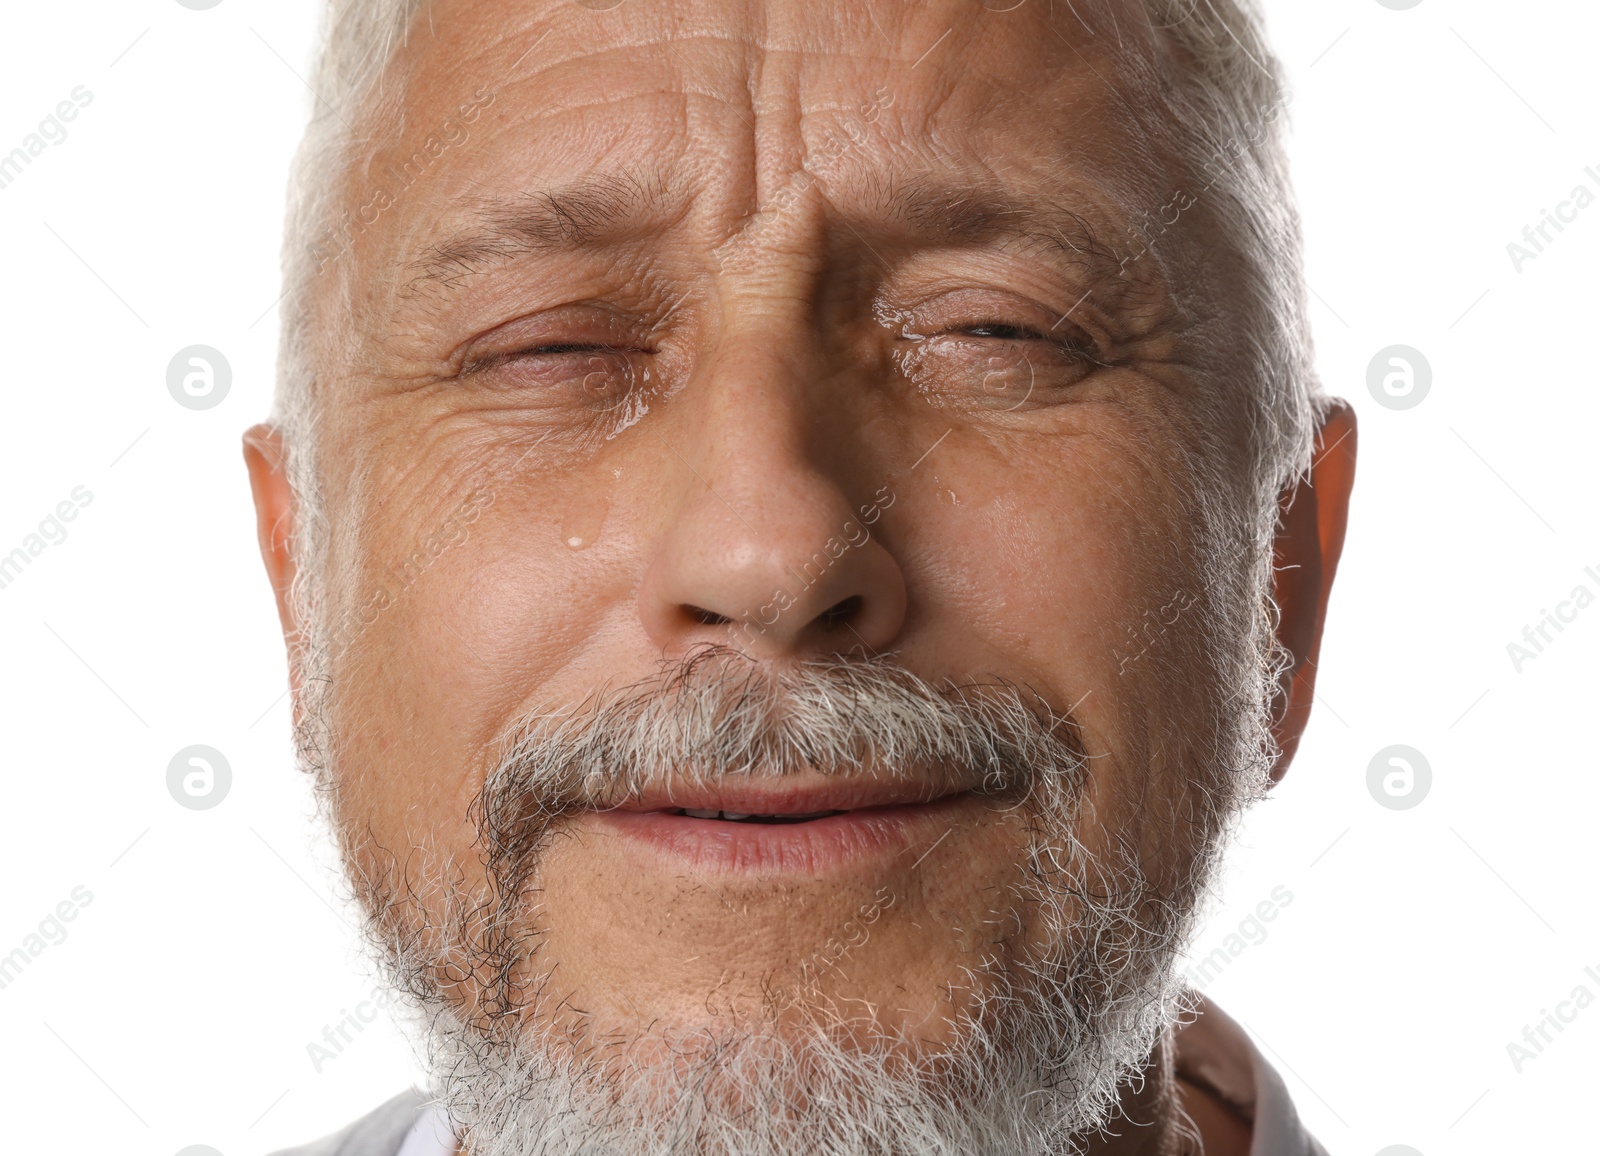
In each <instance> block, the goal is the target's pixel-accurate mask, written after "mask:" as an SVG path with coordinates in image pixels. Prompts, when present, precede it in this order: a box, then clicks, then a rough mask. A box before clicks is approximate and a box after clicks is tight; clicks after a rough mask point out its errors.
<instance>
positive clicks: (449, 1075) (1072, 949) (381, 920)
mask: <svg viewBox="0 0 1600 1156" xmlns="http://www.w3.org/2000/svg"><path fill="white" fill-rule="evenodd" d="M1260 713H1261V712H1257V714H1260ZM1249 729H1250V728H1248V727H1241V728H1240V731H1239V734H1238V735H1236V736H1235V740H1236V741H1235V743H1234V744H1232V745H1231V748H1232V750H1233V751H1235V752H1248V751H1252V750H1254V751H1257V752H1259V751H1261V750H1265V749H1266V747H1265V746H1263V745H1262V736H1261V732H1262V729H1263V728H1262V727H1260V726H1259V725H1258V726H1256V727H1255V728H1254V730H1252V731H1251V733H1248V734H1247V733H1245V731H1246V730H1249ZM801 767H805V768H810V769H814V770H819V771H823V772H827V773H839V774H850V773H855V774H860V773H864V769H865V768H873V770H872V771H870V772H866V773H875V774H880V775H891V776H894V775H903V776H906V777H908V778H911V777H914V778H915V779H916V780H917V781H919V782H921V781H927V780H928V779H929V772H928V770H927V768H938V770H937V772H936V774H937V775H938V776H939V777H940V779H941V781H940V782H939V783H938V784H937V785H939V786H940V787H942V788H945V789H972V790H975V791H977V792H979V793H981V794H988V795H992V796H994V797H995V798H997V799H1000V800H1004V801H1007V802H1010V803H1012V804H1014V805H1016V806H1019V807H1022V808H1025V809H1026V812H1027V816H1028V819H1029V820H1030V821H1029V822H1028V824H1027V826H1028V828H1029V830H1030V831H1031V832H1032V836H1031V845H1030V847H1029V851H1028V856H1027V863H1026V867H1027V870H1026V871H1025V872H1024V873H1023V876H1022V878H1023V880H1024V882H1023V883H1022V884H1020V885H1018V886H1016V887H1014V888H1012V889H1011V892H1010V894H1009V895H1008V897H1007V900H1006V904H1007V906H1006V907H1004V908H1001V907H1000V906H999V905H997V909H996V911H995V912H994V915H995V917H996V918H998V919H1004V920H1009V921H1011V922H1012V924H1013V925H1016V924H1017V923H1019V922H1020V921H1021V920H1023V919H1024V918H1026V919H1027V920H1028V921H1030V923H1031V926H1032V927H1034V928H1037V929H1039V933H1038V934H1036V935H1035V936H1034V937H1033V938H1034V939H1035V940H1037V941H1038V942H1040V943H1042V944H1043V945H1045V946H1044V947H1043V948H1042V949H1041V950H1039V951H1037V952H1034V953H1032V954H1031V955H1029V956H1028V957H1027V958H1009V959H1005V958H1001V957H1000V956H999V955H998V954H997V953H996V954H993V955H991V956H986V957H984V958H983V959H982V960H981V961H979V962H978V963H977V965H976V966H975V967H974V969H973V970H972V972H971V973H970V979H971V980H972V983H971V986H972V988H973V990H974V991H975V992H976V993H977V996H976V998H975V999H974V1000H972V1001H971V1004H970V1006H969V1007H967V1008H964V1009H961V1010H959V1011H956V1012H952V1013H951V1015H950V1017H949V1026H950V1028H951V1029H952V1030H951V1032H950V1033H949V1034H948V1036H947V1037H946V1038H947V1039H949V1040H950V1041H952V1042H950V1043H947V1044H944V1045H941V1046H939V1047H937V1048H931V1047H930V1045H929V1044H928V1043H927V1042H926V1041H917V1040H911V1039H906V1038H898V1037H897V1036H896V1035H895V1034H894V1033H893V1032H892V1031H890V1030H889V1029H886V1028H882V1027H881V1026H880V1027H879V1028H878V1029H877V1030H875V1031H871V1032H867V1033H863V1032H861V1031H860V1028H861V1023H860V1021H859V1019H857V1020H856V1021H854V1022H850V1021H847V1020H846V1019H844V1018H843V1017H841V1016H840V1015H839V1014H838V1013H837V1012H836V1011H835V1010H834V1009H832V1008H830V1007H828V1006H827V1005H826V1004H825V1003H824V1002H822V1001H813V1000H810V999H807V998H804V995H803V994H802V998H800V999H799V1000H798V1001H796V1000H795V999H793V997H792V996H791V998H790V1000H789V1001H788V1002H786V1003H784V1005H783V1007H782V1009H779V1008H777V1007H769V1008H768V1009H766V1010H767V1011H769V1012H773V1013H775V1012H776V1011H778V1010H785V1011H787V1012H789V1013H790V1014H789V1017H788V1018H787V1019H786V1022H785V1026H784V1028H783V1030H781V1031H780V1030H778V1029H777V1027H776V1026H775V1015H766V1016H752V1017H747V1019H746V1022H742V1023H740V1022H733V1023H730V1024H727V1025H724V1026H722V1027H719V1028H717V1029H715V1030H713V1029H711V1028H706V1029H704V1030H701V1031H697V1032H693V1033H689V1034H677V1035H668V1034H666V1033H664V1032H662V1031H660V1030H656V1029H651V1030H646V1031H641V1032H639V1033H637V1034H634V1035H631V1036H628V1037H626V1038H619V1037H618V1035H617V1034H616V1033H614V1032H609V1033H606V1034H605V1038H604V1039H603V1040H600V1039H597V1038H595V1036H594V1034H593V1032H591V1031H589V1030H587V1029H580V1028H576V1027H573V1026H571V1025H570V1024H569V1025H568V1026H566V1027H556V1026H554V1025H553V1023H552V1019H551V1017H550V1016H548V1015H544V1014H540V1013H541V1010H542V1009H541V994H540V993H541V992H542V990H543V987H544V984H543V981H544V980H545V979H546V978H547V977H548V976H549V974H550V968H551V966H553V962H552V961H548V960H544V959H542V958H541V957H540V956H539V945H540V939H541V933H540V931H539V927H538V914H539V913H538V908H537V906H536V904H533V903H531V902H530V901H529V899H528V896H529V894H530V890H536V889H534V888H532V886H531V885H532V884H533V883H534V881H535V879H536V871H537V866H538V862H539V855H540V852H541V850H542V849H543V848H544V847H545V846H546V845H547V842H548V840H549V839H550V838H551V837H552V835H553V833H557V832H559V829H560V820H561V818H562V817H563V816H564V815H565V814H568V813H570V812H571V811H572V810H574V809H577V808H581V807H588V806H607V805H614V804H615V803H617V802H619V801H622V800H624V799H626V798H628V797H630V796H631V795H633V794H636V793H637V792H638V791H639V790H640V789H641V788H642V787H643V786H645V785H646V784H649V783H651V782H664V781H666V777H667V776H669V775H670V776H671V778H672V781H675V782H677V781H685V780H694V779H701V780H704V779H714V778H717V777H719V776H731V775H739V774H747V775H761V776H767V775H781V774H784V773H789V772H792V771H794V770H796V769H798V768H801ZM1263 770H1264V768H1263V767H1262V766H1260V765H1258V763H1253V764H1252V765H1251V766H1237V765H1236V766H1235V769H1234V770H1233V771H1232V773H1226V772H1225V773H1220V774H1219V773H1218V772H1217V771H1216V770H1215V768H1212V769H1210V770H1208V772H1207V773H1206V775H1205V778H1204V780H1203V781H1204V786H1203V788H1202V789H1199V790H1197V791H1195V792H1194V797H1193V798H1192V799H1190V800H1189V810H1188V811H1187V812H1186V814H1185V816H1184V820H1183V821H1184V824H1185V826H1186V828H1188V829H1189V830H1191V831H1195V830H1197V831H1198V834H1197V835H1196V836H1195V838H1196V846H1197V848H1198V852H1197V854H1195V855H1194V856H1193V861H1192V862H1191V863H1189V864H1187V865H1185V867H1184V870H1183V871H1182V873H1181V879H1180V880H1179V882H1178V883H1177V884H1176V885H1174V884H1172V883H1171V882H1170V881H1169V882H1168V884H1167V885H1166V887H1165V889H1164V890H1162V889H1158V888H1157V887H1156V886H1154V885H1153V884H1152V883H1151V881H1150V880H1149V878H1148V877H1147V875H1146V873H1145V872H1144V870H1143V869H1142V867H1141V865H1140V864H1139V863H1138V862H1137V860H1136V858H1135V854H1134V852H1133V850H1132V848H1134V847H1137V846H1139V845H1140V844H1141V843H1143V842H1145V840H1143V839H1142V838H1141V835H1142V834H1143V832H1142V831H1138V830H1135V831H1128V832H1126V837H1124V838H1121V839H1117V840H1113V843H1114V845H1115V848H1116V850H1114V851H1112V852H1109V853H1106V854H1101V855H1099V856H1093V855H1091V854H1090V853H1089V852H1087V851H1086V850H1085V848H1084V847H1083V846H1082V845H1081V844H1080V843H1079V842H1078V840H1077V839H1076V838H1075V837H1074V835H1073V832H1074V831H1075V830H1076V823H1077V820H1078V812H1079V809H1080V803H1081V800H1082V783H1083V777H1084V775H1083V772H1084V757H1083V754H1082V751H1081V747H1080V745H1079V743H1078V741H1077V739H1076V731H1075V728H1074V726H1073V725H1072V722H1071V720H1070V719H1068V718H1063V717H1060V716H1057V715H1055V714H1053V713H1052V712H1051V711H1050V710H1049V708H1048V707H1046V706H1045V705H1044V704H1043V703H1042V702H1040V701H1039V700H1038V699H1037V698H1036V697H1034V696H1031V695H1030V694H1028V693H1027V692H1025V691H1023V690H1021V689H1019V688H1016V687H1014V686H1010V685H1007V684H1004V683H993V684H986V685H968V686H964V687H956V686H954V685H950V684H946V685H944V686H939V687H936V686H933V685H931V684H929V683H926V682H924V681H923V680H921V679H920V678H918V677H917V676H915V675H913V674H911V673H910V672H908V671H906V670H904V669H903V668H900V667H897V666H895V665H893V664H892V663H889V662H886V661H883V660H872V661H859V662H858V661H830V662H816V663H810V664H807V665H805V666H803V667H801V668H797V669H795V670H793V671H790V672H786V673H784V674H782V675H780V676H773V675H769V674H767V673H765V672H763V671H761V670H760V669H759V666H758V665H756V664H752V663H751V662H750V661H749V660H747V659H742V658H741V657H740V656H738V655H737V654H735V653H734V652H729V651H724V650H710V651H706V652H701V653H699V654H696V655H694V656H691V658H690V659H687V660H685V661H684V662H683V663H681V664H678V665H677V666H675V667H672V668H670V669H668V670H667V671H665V672H664V673H663V674H662V675H661V676H660V677H658V678H653V679H650V680H647V681H646V682H643V683H640V684H637V685H635V686H632V687H629V688H627V689H626V690H624V691H621V692H616V693H606V694H601V695H597V696H596V697H595V698H593V699H591V700H590V701H589V702H587V703H585V704H582V705H581V706H579V707H576V708H568V709H564V710H559V711H554V712H534V713H532V714H530V715H529V716H527V717H526V718H524V719H522V720H519V722H518V723H517V724H516V725H515V726H514V727H512V728H509V729H508V731H507V732H506V735H505V738H504V742H503V744H502V747H501V749H500V750H499V751H498V752H497V758H496V760H495V762H494V765H493V768H492V770H491V771H490V773H489V774H488V776H487V777H486V780H485V786H484V789H483V792H482V795H481V797H480V800H479V805H478V807H477V808H476V817H477V820H478V825H479V832H480V835H479V847H480V851H481V853H482V855H483V864H482V865H479V874H478V875H477V876H476V878H479V879H481V878H482V866H486V867H487V875H488V883H487V884H483V883H481V882H480V883H477V884H469V883H466V882H464V880H467V879H468V878H471V877H473V876H470V875H469V873H467V872H463V871H461V870H458V869H457V868H456V866H455V865H453V864H448V863H444V864H441V863H434V864H433V865H432V867H431V868H430V867H429V866H428V865H426V864H424V865H423V866H422V867H421V868H420V871H421V873H422V874H423V875H425V876H427V877H428V878H426V879H419V878H417V877H416V874H415V872H416V871H417V870H418V867H417V864H418V862H419V860H418V858H417V857H415V856H412V857H410V858H409V859H408V863H409V866H408V871H407V874H406V877H405V880H404V885H403V886H397V885H396V883H395V882H394V881H393V880H391V878H390V877H389V876H388V875H384V874H381V873H380V874H379V875H378V876H377V877H373V876H371V875H367V876H363V874H362V872H361V871H360V870H359V869H358V868H357V867H356V863H357V861H358V859H359V856H358V855H357V854H356V851H357V848H356V847H355V846H354V845H353V844H352V843H351V840H350V831H351V826H350V825H349V824H346V823H337V822H336V829H337V830H338V831H339V832H340V834H341V839H342V841H343V842H344V850H345V854H346V862H347V865H348V866H349V867H350V868H351V879H352V883H353V884H354V886H355V890H356V893H357V898H358V899H359V900H360V902H361V904H362V906H363V907H364V908H365V910H366V912H367V915H368V933H369V938H370V939H371V941H372V943H373V946H374V947H375V948H376V949H377V951H376V954H377V956H378V958H379V959H380V961H381V963H382V966H383V968H384V970H385V972H386V974H387V978H388V979H389V981H390V982H391V983H392V984H393V985H394V986H395V987H396V988H398V989H399V990H400V991H401V992H402V994H403V995H405V996H406V997H408V998H407V1000H406V1001H405V1002H406V1004H407V1005H408V1006H409V1009H410V1010H411V1012H412V1013H413V1014H414V1017H415V1021H416V1022H415V1025H414V1026H415V1028H416V1031H417V1034H418V1036H419V1038H420V1039H421V1041H422V1043H423V1045H424V1049H425V1052H426V1056H427V1065H428V1069H429V1071H430V1073H431V1076H432V1080H433V1084H434V1090H435V1092H436V1094H437V1096H438V1098H439V1100H440V1102H441V1103H442V1104H443V1105H444V1106H445V1107H446V1108H447V1109H448V1110H449V1112H450V1114H451V1116H452V1117H453V1118H454V1120H455V1121H456V1122H457V1125H458V1127H459V1128H460V1129H461V1131H462V1135H463V1141H464V1143H465V1144H466V1146H467V1148H468V1149H469V1150H470V1152H471V1153H472V1154H473V1156H536V1154H537V1156H557V1154H560V1156H569V1154H578V1153H583V1154H585V1156H646V1154H650V1156H665V1154H667V1153H674V1154H676V1153H703V1154H707V1156H779V1154H783V1156H793V1154H795V1153H805V1154H807V1156H846V1154H849V1156H923V1154H927V1153H949V1154H951V1156H955V1154H957V1153H960V1154H963V1156H971V1154H988V1153H994V1154H997V1156H998V1154H1000V1153H1007V1154H1014V1153H1045V1152H1049V1153H1056V1152H1071V1151H1076V1150H1079V1149H1080V1148H1081V1146H1082V1142H1083V1140H1084V1139H1085V1138H1086V1137H1087V1136H1089V1135H1091V1134H1093V1133H1094V1132H1096V1131H1097V1130H1099V1129H1101V1128H1103V1127H1104V1126H1106V1125H1107V1124H1109V1123H1110V1122H1112V1121H1113V1120H1114V1119H1115V1117H1116V1114H1117V1108H1118V1103H1119V1096H1120V1092H1121V1090H1122V1089H1123V1088H1124V1087H1126V1086H1129V1085H1132V1084H1136V1083H1137V1082H1138V1081H1139V1080H1141V1079H1142V1078H1143V1073H1144V1070H1145V1068H1146V1066H1147V1064H1148V1063H1149V1061H1150V1057H1151V1053H1152V1051H1153V1049H1154V1048H1155V1046H1156V1044H1157V1041H1158V1039H1159V1038H1160V1036H1161V1035H1162V1033H1163V1032H1164V1031H1165V1030H1166V1028H1167V1027H1168V1026H1169V1025H1170V1024H1171V1023H1172V1022H1173V1021H1174V1020H1175V1019H1176V1018H1177V1017H1178V1015H1179V1014H1180V1013H1181V1012H1182V1010H1183V1007H1184V1001H1185V998H1186V993H1185V991H1184V989H1183V987H1182V985H1181V981H1180V980H1179V979H1178V977H1177V975H1176V967H1175V962H1176V960H1177V958H1178V956H1179V954H1180V953H1181V951H1182V949H1183V948H1184V946H1185V945H1186V944H1187V942H1188V940H1189V937H1190V935H1191V933H1192V930H1193V927H1194V923H1195V920H1196V911H1197V908H1198V906H1199V902H1200V899H1201V898H1202V896H1203V895H1204V894H1205V892H1206V891H1207V889H1208V887H1209V885H1210V881H1211V879H1212V877H1213V875H1214V869H1215V865H1216V863H1217V862H1218V860H1219V858H1220V855H1221V850H1222V847H1223V845H1224V843H1225V841H1226V834H1227V832H1228V830H1229V829H1231V826H1232V822H1233V820H1234V818H1235V817H1236V816H1237V814H1238V813H1239V812H1240V811H1241V810H1242V805H1243V804H1244V803H1245V802H1246V801H1247V800H1248V799H1249V798H1251V797H1253V796H1254V795H1255V794H1256V793H1257V792H1258V791H1259V789H1260V783H1261V779H1262V772H1263ZM944 779H948V781H942V780H944ZM325 797H327V798H329V799H330V800H332V809H333V810H334V811H335V812H336V811H337V799H336V792H332V791H330V792H329V793H328V794H327V795H326V796H325ZM332 817H334V818H335V820H337V818H338V816H337V815H336V814H335V815H333V816H332ZM1168 821H1170V819H1169V817H1165V816H1151V815H1145V814H1141V822H1142V823H1144V824H1146V825H1147V826H1154V825H1156V824H1160V823H1164V822H1168ZM419 897H420V898H419ZM462 975H471V976H473V977H474V988H473V994H472V1006H471V1008H470V1009H467V1008H465V1007H464V1006H463V1005H462V1003H461V1002H460V1000H459V999H458V998H453V997H452V996H451V995H448V994H446V991H445V987H446V984H445V979H444V977H447V976H456V977H460V976H462ZM797 1009H798V1010H799V1011H800V1012H801V1013H802V1014H801V1017H800V1020H799V1022H800V1024H801V1026H800V1027H799V1028H798V1029H797V1028H796V1027H795V1019H794V1014H793V1013H794V1012H795V1011H796V1010H797ZM847 1027H848V1028H851V1029H854V1030H850V1031H848V1032H847V1031H846V1030H845V1029H846V1028H847ZM863 1035H865V1036H866V1037H867V1038H866V1042H863V1039H862V1037H863Z"/></svg>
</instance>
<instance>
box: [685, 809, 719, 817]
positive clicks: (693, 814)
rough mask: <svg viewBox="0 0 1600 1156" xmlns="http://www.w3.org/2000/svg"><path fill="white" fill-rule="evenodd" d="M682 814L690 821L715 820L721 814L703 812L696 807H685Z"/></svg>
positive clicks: (717, 812)
mask: <svg viewBox="0 0 1600 1156" xmlns="http://www.w3.org/2000/svg"><path fill="white" fill-rule="evenodd" d="M683 813H684V814H685V815H688V816H689V818H691V819H715V818H716V817H717V816H718V815H720V814H722V812H721V811H704V810H701V809H699V808H697V807H685V808H684V809H683Z"/></svg>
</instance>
